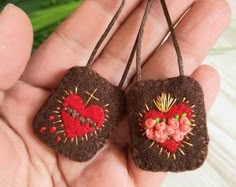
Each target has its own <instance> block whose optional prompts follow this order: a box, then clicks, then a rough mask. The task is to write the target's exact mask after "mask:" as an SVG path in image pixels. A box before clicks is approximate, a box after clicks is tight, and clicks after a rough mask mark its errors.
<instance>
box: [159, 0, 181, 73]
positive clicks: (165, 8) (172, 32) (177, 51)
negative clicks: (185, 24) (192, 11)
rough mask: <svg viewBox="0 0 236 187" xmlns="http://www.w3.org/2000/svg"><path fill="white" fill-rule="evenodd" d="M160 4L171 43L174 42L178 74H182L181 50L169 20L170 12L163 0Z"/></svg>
mask: <svg viewBox="0 0 236 187" xmlns="http://www.w3.org/2000/svg"><path fill="white" fill-rule="evenodd" d="M161 5H162V8H163V11H164V14H165V17H166V21H167V23H168V26H169V29H170V32H171V36H172V40H173V44H174V47H175V51H176V54H177V58H178V66H179V74H180V75H184V65H183V57H182V54H181V50H180V47H179V44H178V40H177V38H176V34H175V29H174V26H173V23H172V21H171V17H170V13H169V11H168V8H167V6H166V2H165V0H161Z"/></svg>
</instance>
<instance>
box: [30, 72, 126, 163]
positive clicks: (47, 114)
mask: <svg viewBox="0 0 236 187" xmlns="http://www.w3.org/2000/svg"><path fill="white" fill-rule="evenodd" d="M124 108H125V97H124V93H123V91H122V90H121V89H119V88H117V87H115V86H113V85H112V84H110V83H109V82H108V81H107V80H105V79H104V78H102V77H101V76H99V75H98V74H97V73H96V72H94V71H92V70H91V69H89V68H87V67H73V68H71V69H70V70H69V71H68V73H67V74H66V75H65V76H64V78H63V79H62V81H61V82H60V83H59V85H58V86H57V88H56V89H55V90H54V91H53V92H52V93H51V95H50V97H49V98H48V100H47V101H46V102H45V104H44V105H43V106H42V108H41V109H40V111H39V112H38V114H37V115H36V117H35V119H34V121H33V129H34V133H35V135H36V136H37V137H38V138H39V139H40V140H42V141H43V142H44V143H45V144H47V145H48V146H49V147H51V148H52V149H54V150H55V151H57V152H58V153H61V154H63V155H64V156H67V157H69V158H70V159H72V160H75V161H80V162H82V161H87V160H89V159H91V158H92V157H93V156H94V155H95V154H96V153H97V152H98V151H99V150H100V149H101V148H102V147H103V146H104V144H105V142H106V140H107V139H108V138H109V136H110V134H111V132H112V130H113V128H114V127H115V126H116V124H117V123H118V120H119V119H120V118H121V117H122V115H123V114H124V112H125V110H124Z"/></svg>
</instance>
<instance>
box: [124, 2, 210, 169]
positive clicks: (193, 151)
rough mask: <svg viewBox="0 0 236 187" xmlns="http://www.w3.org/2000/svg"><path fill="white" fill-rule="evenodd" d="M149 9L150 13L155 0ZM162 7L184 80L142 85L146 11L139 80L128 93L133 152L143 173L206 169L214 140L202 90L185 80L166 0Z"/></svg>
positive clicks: (138, 62) (138, 58)
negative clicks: (203, 167) (203, 165)
mask: <svg viewBox="0 0 236 187" xmlns="http://www.w3.org/2000/svg"><path fill="white" fill-rule="evenodd" d="M148 4H149V6H148V7H149V9H150V7H151V4H152V0H149V1H148ZM161 4H162V7H163V10H164V13H165V17H166V19H167V22H168V25H169V28H170V31H171V36H172V39H173V42H174V46H175V49H176V52H177V56H178V64H179V70H180V76H178V77H174V78H168V79H164V80H147V81H142V80H141V79H142V77H141V62H140V61H141V41H142V36H143V32H144V24H145V22H146V19H147V15H148V11H146V12H145V16H144V19H143V27H141V29H140V31H139V34H138V37H137V40H136V41H137V43H136V50H137V51H136V55H137V59H136V60H137V78H138V81H137V83H135V84H134V86H133V87H132V88H131V89H130V90H129V91H128V93H127V105H128V113H129V124H130V136H131V153H132V157H133V160H134V162H135V164H136V165H137V166H138V167H140V168H141V169H143V170H148V171H153V172H157V171H171V172H180V171H187V170H193V169H196V168H198V167H200V166H201V165H202V164H203V162H204V161H205V159H206V156H207V150H208V141H209V138H208V133H207V127H206V112H205V105H204V95H203V91H202V89H201V87H200V85H199V83H198V82H197V81H195V80H194V79H192V78H191V77H187V76H184V71H183V62H182V56H181V51H180V48H179V45H178V42H177V39H176V36H175V31H174V28H173V25H172V22H171V18H170V15H169V12H168V9H167V6H166V3H165V1H164V0H161ZM131 56H132V55H131Z"/></svg>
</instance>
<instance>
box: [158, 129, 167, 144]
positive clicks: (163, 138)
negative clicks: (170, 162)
mask: <svg viewBox="0 0 236 187" xmlns="http://www.w3.org/2000/svg"><path fill="white" fill-rule="evenodd" d="M167 138H168V136H167V135H166V134H165V133H164V132H163V131H159V130H156V131H155V140H156V141H157V142H159V143H164V142H165V141H166V140H167Z"/></svg>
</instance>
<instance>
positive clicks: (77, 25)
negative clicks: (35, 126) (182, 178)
mask: <svg viewBox="0 0 236 187" xmlns="http://www.w3.org/2000/svg"><path fill="white" fill-rule="evenodd" d="M119 3H120V2H119V1H108V0H86V1H84V3H83V4H82V6H81V7H80V8H79V9H78V10H76V11H75V12H74V13H73V14H72V15H71V16H70V17H69V18H68V19H67V20H66V21H65V22H64V23H62V24H61V25H60V26H59V28H58V29H57V30H56V31H55V32H54V33H53V34H52V35H51V36H50V37H49V39H48V40H47V41H46V42H45V43H44V44H43V45H42V46H41V47H40V48H39V49H38V50H37V51H36V52H35V53H34V54H33V55H32V56H30V55H31V45H32V38H33V37H32V36H33V32H32V28H31V24H30V22H29V19H28V18H27V16H26V15H25V14H24V13H23V12H22V11H21V10H20V9H18V8H16V7H14V6H8V7H7V8H6V9H5V10H4V11H3V13H2V14H1V15H0V147H1V150H0V186H5V187H8V186H17V187H21V186H23V187H25V186H30V187H34V186H36V187H38V186H43V187H49V186H56V187H64V186H71V187H73V186H78V187H90V186H91V187H100V186H102V187H111V186H112V187H116V186H117V187H123V186H124V187H132V186H136V187H143V186H147V187H152V186H155V187H157V186H159V185H160V184H161V182H162V180H163V178H164V176H165V174H164V173H152V172H146V171H142V170H140V169H138V168H137V167H136V166H135V165H134V163H133V162H132V159H131V157H130V156H129V149H128V145H129V136H128V123H127V120H126V118H125V117H124V119H123V121H122V123H121V124H119V126H118V128H117V129H116V130H115V132H114V133H113V135H112V137H111V138H110V140H109V142H108V143H107V144H106V146H105V147H104V148H103V149H102V150H101V151H100V152H99V153H98V154H97V155H96V156H95V157H94V158H93V159H92V160H90V161H89V162H85V163H78V162H74V161H71V160H69V159H67V158H65V157H63V156H60V155H58V154H57V153H55V152H53V151H52V150H51V149H49V148H48V147H47V146H45V145H44V144H43V143H41V142H40V141H39V140H38V139H37V138H35V136H34V135H33V132H32V129H31V126H32V120H33V118H34V116H35V114H36V113H37V111H38V109H39V108H40V106H41V105H42V104H43V102H44V101H45V99H46V98H47V96H48V95H49V93H50V90H51V89H53V88H54V87H55V86H56V85H57V83H58V81H59V80H60V79H61V78H62V76H63V75H64V73H65V72H66V70H68V69H69V68H70V67H72V66H75V65H78V66H84V65H85V64H86V62H87V60H88V58H89V56H90V53H91V51H92V49H93V47H94V46H95V44H96V42H97V41H98V39H99V37H100V36H101V34H102V33H103V31H104V29H105V28H106V26H107V24H108V23H109V21H110V19H111V18H112V16H113V14H114V13H115V11H116V9H117V7H118V6H119ZM193 3H194V4H193ZM167 4H168V7H169V10H170V13H171V16H172V18H173V20H174V21H177V20H178V19H179V18H180V17H181V15H182V14H183V13H184V12H185V11H186V10H187V9H188V7H190V6H191V5H192V7H191V9H190V11H189V12H188V13H187V14H186V15H185V17H184V18H183V19H182V20H181V22H180V23H179V25H178V27H177V29H176V33H177V38H178V39H179V43H180V46H181V49H182V53H183V58H184V62H185V72H186V74H187V75H191V76H193V77H194V78H195V79H196V80H198V81H199V83H200V84H201V86H202V88H203V90H204V92H205V102H206V107H207V110H208V109H209V107H210V106H211V104H212V103H213V101H214V99H215V96H216V94H217V91H218V88H219V77H218V74H217V73H216V71H215V70H214V69H212V68H211V67H209V66H206V65H200V63H201V62H202V61H203V59H204V58H205V57H206V55H207V52H208V50H209V49H210V48H211V47H212V46H213V44H214V43H215V41H216V40H217V38H218V37H219V36H220V34H221V33H222V31H223V30H224V29H225V27H226V26H227V24H228V21H229V17H230V10H229V7H228V5H227V3H226V1H224V0H218V1H215V0H208V1H205V0H198V1H196V2H195V1H194V0H181V1H171V0H168V1H167ZM144 7H145V3H144V2H143V1H142V0H132V1H127V3H126V6H125V9H124V11H123V13H122V14H121V16H120V18H119V21H118V22H117V23H116V25H115V26H114V29H113V31H112V32H113V33H112V34H110V35H109V37H108V39H107V40H106V41H105V45H104V46H103V47H102V48H103V49H102V50H101V51H100V53H99V55H98V57H97V59H96V61H95V63H94V65H93V69H94V70H95V71H96V72H98V73H99V74H101V76H103V77H105V78H106V79H107V80H109V81H110V82H111V83H113V84H115V85H117V84H118V82H119V80H120V77H121V75H122V73H123V71H124V68H125V65H126V62H127V60H128V57H129V53H130V51H131V48H132V45H133V44H134V40H135V37H136V35H137V30H138V27H139V24H140V21H141V17H142V15H143V10H144ZM167 30H168V28H167V24H166V22H165V18H164V16H163V12H162V9H161V6H160V3H159V1H155V3H154V5H153V9H152V12H151V14H150V18H149V20H148V23H147V27H146V31H145V36H144V42H143V43H144V46H145V47H144V48H143V63H144V66H143V78H144V79H159V78H167V77H171V76H177V75H178V68H177V62H176V55H175V51H174V48H173V46H172V43H171V40H170V39H169V40H167V41H166V42H165V43H164V44H163V45H162V46H161V47H160V48H158V46H159V44H160V43H161V41H162V39H163V37H164V36H165V34H166V33H167ZM157 48H158V50H156V49H157ZM28 61H29V62H28ZM134 74H135V67H133V68H132V70H131V71H130V73H129V76H128V80H127V82H126V86H128V85H129V84H130V80H131V78H132V77H133V76H134ZM20 77H21V78H20Z"/></svg>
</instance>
